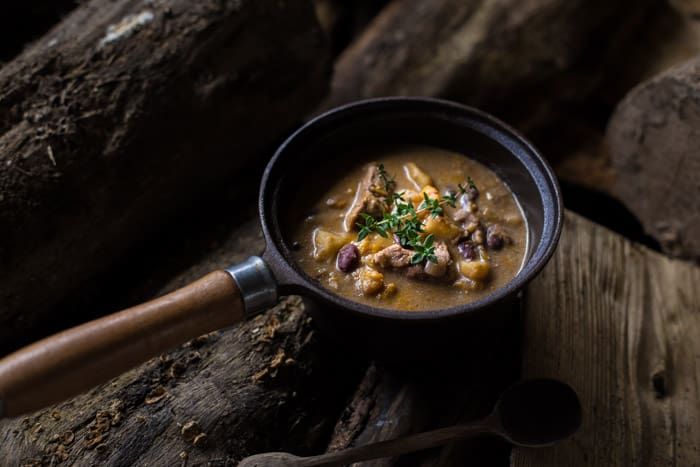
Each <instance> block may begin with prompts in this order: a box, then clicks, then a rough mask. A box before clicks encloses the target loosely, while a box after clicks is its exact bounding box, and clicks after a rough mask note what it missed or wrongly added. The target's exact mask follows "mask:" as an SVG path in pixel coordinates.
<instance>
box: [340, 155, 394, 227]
mask: <svg viewBox="0 0 700 467" xmlns="http://www.w3.org/2000/svg"><path fill="white" fill-rule="evenodd" d="M393 193H394V186H393V184H392V183H389V184H388V186H387V184H386V183H385V182H384V180H382V177H381V176H380V173H379V167H378V166H377V165H376V164H372V165H370V166H369V167H367V173H366V174H365V176H364V177H363V179H362V180H361V181H360V184H359V185H358V187H357V193H356V194H355V199H354V200H353V202H352V205H351V206H350V209H348V212H347V214H345V222H344V224H345V230H346V231H348V232H349V231H351V230H353V229H356V228H357V226H356V224H357V223H358V222H360V221H361V220H362V218H361V217H360V214H362V213H365V214H369V215H370V216H372V217H374V218H377V219H378V218H380V217H382V214H383V213H384V212H386V211H388V210H389V204H388V203H387V202H386V198H387V197H390V196H391V195H392V194H393Z"/></svg>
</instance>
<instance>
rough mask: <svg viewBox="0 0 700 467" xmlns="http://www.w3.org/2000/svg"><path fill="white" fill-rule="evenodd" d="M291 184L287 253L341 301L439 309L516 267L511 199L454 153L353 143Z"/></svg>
mask: <svg viewBox="0 0 700 467" xmlns="http://www.w3.org/2000/svg"><path fill="white" fill-rule="evenodd" d="M301 187H303V188H304V189H303V190H300V193H299V199H298V200H295V203H293V205H294V209H293V210H292V211H291V212H289V213H288V224H289V226H291V228H290V229H289V230H290V234H291V235H290V236H291V240H292V244H293V246H294V248H293V250H294V251H293V254H294V257H295V260H296V262H297V263H298V264H299V266H300V267H301V268H302V269H303V270H304V271H305V272H306V273H307V274H309V275H310V276H311V277H313V278H315V279H316V280H317V281H318V282H319V283H320V284H321V285H322V286H323V287H325V288H327V289H329V290H331V291H332V292H334V293H337V294H339V295H341V296H343V297H345V298H347V299H349V300H353V301H356V302H361V303H365V304H367V305H370V306H374V307H380V308H388V309H395V310H405V311H420V310H435V309H441V308H447V307H452V306H457V305H460V304H464V303H467V302H471V301H475V300H478V299H480V298H483V297H485V296H486V295H488V294H490V293H492V292H493V291H495V290H496V289H498V288H500V287H502V286H504V285H505V284H506V283H508V282H509V281H510V280H511V279H512V278H513V277H514V276H515V275H516V274H517V273H518V271H519V270H520V268H521V266H522V263H523V260H524V256H525V252H526V250H527V241H528V239H527V226H526V221H525V218H524V216H523V213H522V210H521V209H520V206H519V205H518V203H517V201H516V199H515V197H514V196H513V194H512V193H511V191H510V190H509V189H508V187H507V186H506V185H505V184H504V183H503V181H501V179H500V178H499V177H498V176H497V175H496V174H495V173H494V172H492V171H491V170H490V169H488V168H487V167H485V166H484V165H482V164H480V163H479V162H477V161H475V160H472V159H470V158H468V157H465V156H464V155H461V154H458V153H455V152H450V151H446V150H442V149H437V148H432V147H425V146H400V147H397V146H393V147H389V148H379V149H377V150H374V151H366V150H365V151H363V152H353V153H349V154H348V155H347V156H346V157H344V158H343V162H341V163H338V162H334V163H333V164H332V165H331V164H328V165H327V166H325V167H315V168H314V170H313V173H309V174H308V175H307V176H306V177H305V178H304V179H303V180H301V181H300V188H301ZM392 197H393V199H392ZM383 235H386V238H384V236H383ZM362 237H364V238H362ZM429 237H430V238H429Z"/></svg>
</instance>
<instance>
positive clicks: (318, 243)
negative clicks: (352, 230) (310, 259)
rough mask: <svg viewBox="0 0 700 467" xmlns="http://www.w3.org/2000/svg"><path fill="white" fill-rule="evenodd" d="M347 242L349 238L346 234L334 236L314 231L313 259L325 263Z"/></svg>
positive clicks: (331, 233)
mask: <svg viewBox="0 0 700 467" xmlns="http://www.w3.org/2000/svg"><path fill="white" fill-rule="evenodd" d="M349 241H350V236H348V235H347V234H336V233H333V232H328V231H327V230H323V229H316V230H314V233H313V242H314V259H315V260H317V261H325V260H327V259H331V258H335V255H336V254H337V253H338V250H340V248H341V247H342V246H343V245H345V244H346V243H348V242H349Z"/></svg>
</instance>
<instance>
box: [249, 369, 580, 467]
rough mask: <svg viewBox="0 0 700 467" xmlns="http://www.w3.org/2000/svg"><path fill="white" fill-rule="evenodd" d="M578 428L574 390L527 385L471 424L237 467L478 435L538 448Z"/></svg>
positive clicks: (392, 450) (279, 466)
mask: <svg viewBox="0 0 700 467" xmlns="http://www.w3.org/2000/svg"><path fill="white" fill-rule="evenodd" d="M579 426H581V403H580V402H579V399H578V397H577V395H576V393H575V392H574V390H573V389H572V388H571V387H570V386H568V385H566V384H564V383H562V382H560V381H556V380H552V379H531V380H526V381H523V382H520V383H518V384H515V385H513V386H511V387H510V388H509V389H507V390H506V391H505V392H504V393H503V394H502V395H501V397H500V399H499V401H498V403H497V404H496V407H495V409H494V410H493V412H492V413H491V415H489V416H487V417H486V418H483V419H481V420H477V421H474V422H470V423H465V424H462V425H455V426H451V427H447V428H440V429H438V430H433V431H427V432H425V433H419V434H415V435H411V436H406V437H404V438H399V439H393V440H389V441H381V442H379V443H374V444H368V445H365V446H358V447H354V448H350V449H345V450H343V451H337V452H330V453H326V454H321V455H318V456H311V457H298V456H295V455H293V454H289V453H286V452H268V453H265V454H257V455H254V456H251V457H247V458H245V459H243V460H242V461H241V463H240V464H238V467H272V466H276V467H319V466H341V465H347V464H350V463H353V462H359V461H366V460H370V459H376V458H380V457H389V456H397V455H400V454H406V453H409V452H413V451H419V450H421V449H427V448H431V447H435V446H440V445H443V444H447V443H450V442H453V441H457V440H461V439H464V438H468V437H470V436H474V435H478V434H494V435H498V436H500V437H502V438H504V439H506V440H507V441H509V442H511V443H513V444H515V445H518V446H524V447H543V446H548V445H550V444H552V443H554V442H556V441H560V440H562V439H564V438H566V437H568V436H571V435H572V434H573V433H574V432H576V430H578V428H579Z"/></svg>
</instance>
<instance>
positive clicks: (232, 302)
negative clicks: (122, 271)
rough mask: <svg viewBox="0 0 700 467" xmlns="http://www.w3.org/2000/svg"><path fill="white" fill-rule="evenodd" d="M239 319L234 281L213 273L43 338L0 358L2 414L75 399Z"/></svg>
mask: <svg viewBox="0 0 700 467" xmlns="http://www.w3.org/2000/svg"><path fill="white" fill-rule="evenodd" d="M244 316H245V315H244V308H243V301H242V299H241V296H240V293H239V290H238V287H237V286H236V283H235V281H234V280H233V278H232V277H231V276H230V275H229V274H227V273H226V272H224V271H216V272H213V273H211V274H208V275H207V276H205V277H203V278H202V279H200V280H198V281H196V282H194V283H192V284H190V285H188V286H186V287H183V288H182V289H179V290H176V291H175V292H172V293H170V294H168V295H165V296H163V297H160V298H158V299H156V300H152V301H150V302H147V303H144V304H141V305H137V306H135V307H132V308H129V309H126V310H124V311H120V312H118V313H115V314H112V315H109V316H105V317H104V318H100V319H97V320H95V321H90V322H88V323H85V324H82V325H80V326H77V327H75V328H72V329H69V330H67V331H64V332H61V333H58V334H55V335H53V336H51V337H47V338H46V339H43V340H40V341H39V342H36V343H34V344H32V345H30V346H28V347H25V348H23V349H20V350H18V351H17V352H15V353H13V354H10V355H8V356H7V357H5V358H4V359H2V360H0V411H1V410H2V409H3V407H2V406H4V413H0V416H7V417H14V416H17V415H21V414H24V413H28V412H33V411H35V410H38V409H40V408H43V407H46V406H48V405H51V404H54V403H56V402H59V401H62V400H65V399H67V398H70V397H71V396H75V395H77V394H79V393H81V392H84V391H86V390H88V389H90V388H92V387H94V386H96V385H98V384H100V383H104V382H106V381H108V380H109V379H111V378H113V377H115V376H118V375H119V374H121V373H123V372H125V371H126V370H128V369H130V368H132V367H134V366H136V365H138V364H139V363H142V362H144V361H145V360H147V359H149V358H151V357H153V356H156V355H158V354H160V353H161V352H163V351H165V350H167V349H170V348H172V347H175V346H176V345H178V344H181V343H183V342H186V341H187V340H189V339H192V338H195V337H197V336H200V335H202V334H206V333H207V332H211V331H214V330H216V329H220V328H223V327H226V326H231V325H233V324H235V323H238V322H240V321H242V320H243V319H244Z"/></svg>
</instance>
